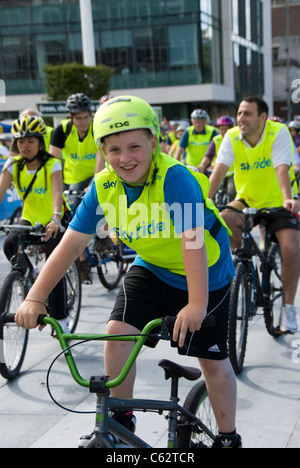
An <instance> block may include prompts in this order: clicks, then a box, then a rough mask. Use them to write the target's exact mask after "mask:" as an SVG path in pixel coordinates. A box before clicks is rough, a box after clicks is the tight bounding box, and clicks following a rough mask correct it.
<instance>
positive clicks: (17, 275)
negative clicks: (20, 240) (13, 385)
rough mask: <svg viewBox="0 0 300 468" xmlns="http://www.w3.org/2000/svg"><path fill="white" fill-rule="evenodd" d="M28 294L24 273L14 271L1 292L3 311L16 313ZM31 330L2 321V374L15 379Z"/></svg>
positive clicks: (0, 365) (6, 377)
mask: <svg viewBox="0 0 300 468" xmlns="http://www.w3.org/2000/svg"><path fill="white" fill-rule="evenodd" d="M26 295H27V288H26V286H25V285H24V280H23V276H22V273H21V272H19V271H12V272H11V273H10V274H9V275H8V276H7V277H6V279H5V281H4V283H3V286H2V289H1V293H0V311H2V312H1V313H7V312H9V313H16V312H17V310H18V308H19V306H20V305H21V303H22V302H23V300H24V299H25V297H26ZM28 336H29V331H28V330H25V329H23V328H20V327H18V326H17V325H16V324H14V323H8V324H3V323H2V322H1V323H0V358H1V359H0V361H1V362H0V374H1V375H2V377H4V378H5V379H7V380H12V379H14V378H15V377H16V376H17V375H18V374H19V372H20V370H21V367H22V365H23V362H24V358H25V354H26V349H27V344H28Z"/></svg>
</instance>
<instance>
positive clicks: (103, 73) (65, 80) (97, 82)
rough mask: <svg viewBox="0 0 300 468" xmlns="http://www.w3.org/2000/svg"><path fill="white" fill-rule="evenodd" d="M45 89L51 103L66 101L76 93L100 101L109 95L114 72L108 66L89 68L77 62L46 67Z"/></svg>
mask: <svg viewBox="0 0 300 468" xmlns="http://www.w3.org/2000/svg"><path fill="white" fill-rule="evenodd" d="M44 72H45V87H46V91H47V94H48V100H49V101H65V100H66V99H67V98H68V96H70V95H71V94H74V93H84V94H86V95H87V96H88V97H89V98H90V99H91V100H98V99H99V98H100V97H101V96H103V95H104V94H108V93H109V89H110V79H111V77H112V75H113V73H114V70H113V69H112V68H110V67H107V66H106V65H97V66H96V67H87V66H86V65H81V64H79V63H77V62H73V63H64V64H62V65H51V64H48V65H46V66H45V67H44Z"/></svg>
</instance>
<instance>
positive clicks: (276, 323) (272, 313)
mask: <svg viewBox="0 0 300 468" xmlns="http://www.w3.org/2000/svg"><path fill="white" fill-rule="evenodd" d="M268 260H269V262H270V263H271V264H273V265H275V264H276V266H277V269H278V270H277V272H278V275H279V277H281V261H282V259H281V253H280V247H279V245H278V244H274V245H272V246H271V247H270V250H269V254H268ZM267 284H268V286H269V290H268V295H269V298H270V301H272V300H273V298H274V297H276V294H278V293H281V292H282V291H283V286H282V282H281V279H279V278H278V276H277V275H276V273H275V270H274V269H273V268H272V269H269V271H268V278H267ZM280 297H281V301H279V300H276V301H275V302H270V305H269V306H268V307H265V308H264V319H265V325H266V329H267V331H268V333H269V334H270V335H271V336H273V337H274V338H278V337H279V336H281V335H282V332H281V331H280V322H281V311H282V306H283V304H284V296H283V295H282V296H280ZM280 297H279V298H278V299H280ZM279 302H280V304H279Z"/></svg>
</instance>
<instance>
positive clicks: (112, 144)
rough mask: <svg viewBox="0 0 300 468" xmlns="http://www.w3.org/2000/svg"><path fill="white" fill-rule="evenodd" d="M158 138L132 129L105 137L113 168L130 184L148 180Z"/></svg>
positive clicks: (105, 145) (106, 152) (106, 148)
mask: <svg viewBox="0 0 300 468" xmlns="http://www.w3.org/2000/svg"><path fill="white" fill-rule="evenodd" d="M155 144H156V138H155V137H153V136H152V135H151V134H150V132H149V134H148V132H147V131H144V130H130V131H128V132H121V133H116V134H114V135H111V136H108V137H106V138H105V143H104V146H103V149H104V152H105V154H106V157H107V160H108V162H109V164H110V165H111V167H112V169H113V170H114V171H115V172H116V173H117V174H118V175H119V176H120V177H121V178H122V179H124V180H125V181H126V182H127V183H128V184H129V185H130V184H133V185H137V184H143V183H144V182H146V180H147V178H148V175H149V170H150V166H151V162H152V153H153V151H154V150H155Z"/></svg>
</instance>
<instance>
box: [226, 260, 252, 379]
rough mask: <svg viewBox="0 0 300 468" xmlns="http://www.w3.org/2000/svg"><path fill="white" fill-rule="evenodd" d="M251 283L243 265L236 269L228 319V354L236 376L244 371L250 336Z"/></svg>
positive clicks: (240, 264)
mask: <svg viewBox="0 0 300 468" xmlns="http://www.w3.org/2000/svg"><path fill="white" fill-rule="evenodd" d="M248 285H249V282H248V276H247V269H246V266H245V265H244V264H243V263H239V264H238V265H237V267H236V276H235V278H234V280H233V282H232V285H231V291H230V302H229V317H228V353H229V359H230V361H231V365H232V367H233V370H234V372H235V374H236V375H238V374H240V373H241V372H242V370H243V366H244V360H245V355H246V348H247V336H248V308H249V306H250V304H249V299H250V297H249V296H250V294H249V286H248Z"/></svg>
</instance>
